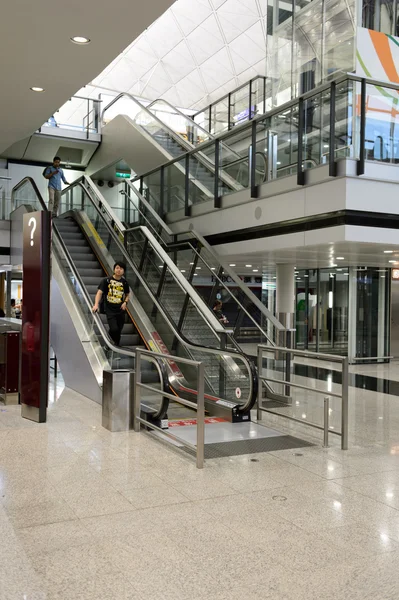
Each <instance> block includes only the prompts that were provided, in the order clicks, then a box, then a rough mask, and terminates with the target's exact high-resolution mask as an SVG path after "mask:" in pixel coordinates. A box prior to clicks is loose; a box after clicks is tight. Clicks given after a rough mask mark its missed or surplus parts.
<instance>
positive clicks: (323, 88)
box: [132, 73, 399, 181]
mask: <svg viewBox="0 0 399 600" xmlns="http://www.w3.org/2000/svg"><path fill="white" fill-rule="evenodd" d="M346 81H356V82H362V81H365V82H366V84H367V85H377V86H383V87H385V88H388V89H393V90H399V85H397V84H396V85H395V84H393V83H388V82H382V81H378V80H375V79H368V78H367V77H362V76H360V75H354V74H353V73H345V74H343V75H341V76H340V77H337V78H336V79H334V82H335V83H336V85H339V84H341V83H344V82H346ZM330 88H331V81H329V82H327V83H324V84H323V85H320V86H318V87H317V88H316V89H313V90H310V91H309V92H306V93H305V94H302V95H301V96H300V98H301V99H302V100H304V101H306V100H309V99H310V98H312V97H313V96H318V95H319V94H321V93H322V92H323V91H326V90H329V89H330ZM298 103H299V97H298V98H295V99H294V100H289V101H288V102H285V103H284V104H281V105H280V106H276V107H275V108H272V109H271V110H269V111H267V112H266V113H264V114H262V115H258V116H257V117H253V118H252V119H251V120H250V121H244V122H243V123H240V124H237V125H235V127H234V129H231V130H229V131H225V132H224V133H221V134H220V135H218V136H217V139H218V140H219V142H223V141H224V140H225V139H227V138H229V137H231V136H236V135H237V134H239V133H241V132H243V131H245V129H251V127H253V124H254V123H260V122H261V121H264V120H265V119H268V118H270V117H273V116H275V115H278V114H279V113H281V112H283V111H288V110H290V109H291V108H293V107H295V106H298ZM201 112H202V111H201ZM212 144H214V141H213V140H211V141H209V142H203V143H202V144H199V145H198V146H197V147H196V148H194V149H192V150H190V151H188V152H187V153H186V154H188V155H191V154H195V153H196V152H200V151H201V152H202V151H204V150H206V149H207V148H209V147H211V146H212ZM177 160H178V159H176V158H174V159H172V160H170V161H168V162H166V163H164V164H163V165H162V166H163V168H166V167H169V166H170V165H172V164H174V163H175V162H176V161H177ZM179 160H181V156H180V157H179ZM159 169H160V167H156V168H154V169H151V170H150V171H147V172H146V173H143V175H140V176H139V177H136V178H135V179H132V181H136V180H138V179H140V178H141V177H147V176H148V175H151V174H152V173H156V172H157V171H159Z"/></svg>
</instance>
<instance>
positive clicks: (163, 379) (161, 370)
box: [11, 177, 169, 391]
mask: <svg viewBox="0 0 399 600" xmlns="http://www.w3.org/2000/svg"><path fill="white" fill-rule="evenodd" d="M26 183H30V184H31V185H32V188H33V190H34V192H35V194H36V197H37V200H38V202H39V204H40V205H41V207H42V209H43V210H44V211H47V210H48V208H47V206H46V203H45V202H44V200H43V196H42V195H41V193H40V191H39V188H38V187H37V185H36V183H35V181H34V179H32V177H24V178H23V179H22V180H21V181H20V182H19V183H17V184H16V185H15V186H14V188H13V189H12V191H11V198H12V199H13V198H14V196H15V193H16V192H17V191H18V189H20V188H21V187H22V186H23V185H25V184H26ZM52 229H53V233H54V234H55V235H54V238H55V239H56V240H57V243H59V244H60V246H61V248H62V250H63V252H64V257H65V259H66V261H67V263H68V266H69V268H70V269H71V270H72V272H73V273H74V276H75V278H76V280H77V281H78V283H79V287H80V288H81V290H82V295H83V298H84V300H85V302H86V304H87V306H88V307H89V308H90V311H91V308H92V302H91V298H89V297H88V295H87V290H86V287H85V286H84V284H83V281H82V279H81V277H80V275H79V273H78V271H77V270H76V268H75V266H74V264H73V261H72V259H71V256H70V254H69V252H68V250H67V248H66V246H65V244H64V241H63V239H62V238H61V236H60V234H59V231H58V230H57V228H56V225H55V224H54V223H53V228H52ZM92 314H93V322H95V323H96V325H97V327H98V329H99V331H100V333H101V337H102V339H103V341H104V342H105V344H106V345H107V347H108V348H109V349H110V350H111V351H112V352H116V353H118V354H122V355H125V356H128V357H129V358H133V359H135V357H136V353H135V352H132V351H130V350H123V349H122V348H119V347H117V346H115V345H114V344H113V343H112V342H111V341H110V340H109V338H108V334H107V331H106V329H105V327H104V325H103V323H102V321H101V318H100V317H99V315H98V314H95V313H92ZM151 362H152V361H151ZM153 364H155V366H156V368H157V370H158V375H159V381H160V384H161V386H162V391H166V390H169V382H168V376H167V372H166V367H165V364H164V363H163V362H161V361H158V360H156V361H154V362H153Z"/></svg>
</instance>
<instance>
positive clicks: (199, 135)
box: [148, 100, 211, 146]
mask: <svg viewBox="0 0 399 600" xmlns="http://www.w3.org/2000/svg"><path fill="white" fill-rule="evenodd" d="M148 109H149V110H150V111H151V112H152V113H154V114H155V115H156V116H157V117H158V118H159V119H160V120H161V121H163V122H164V123H165V124H166V125H168V127H170V128H171V129H172V130H173V131H174V132H175V133H176V134H178V135H179V136H180V137H182V138H183V139H184V140H186V141H187V142H189V143H190V144H192V145H193V146H198V145H199V144H203V143H204V142H209V141H210V140H211V136H210V134H209V133H208V132H207V131H206V130H205V129H203V128H202V127H201V126H199V125H198V124H197V123H196V122H195V121H193V120H192V119H191V118H190V117H188V116H187V115H185V114H184V113H182V112H181V111H177V110H176V109H174V107H173V106H171V105H169V104H168V103H167V102H165V101H164V100H156V101H155V102H152V103H151V105H150V106H149V107H148Z"/></svg>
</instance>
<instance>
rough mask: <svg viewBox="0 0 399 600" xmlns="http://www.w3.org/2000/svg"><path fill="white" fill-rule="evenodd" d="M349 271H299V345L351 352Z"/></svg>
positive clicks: (319, 349)
mask: <svg viewBox="0 0 399 600" xmlns="http://www.w3.org/2000/svg"><path fill="white" fill-rule="evenodd" d="M348 276H349V271H348V269H345V268H338V269H310V270H306V271H297V272H296V342H297V348H301V349H306V350H315V351H318V352H327V353H337V354H347V353H348V311H349V283H348Z"/></svg>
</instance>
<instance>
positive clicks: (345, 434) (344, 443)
mask: <svg viewBox="0 0 399 600" xmlns="http://www.w3.org/2000/svg"><path fill="white" fill-rule="evenodd" d="M276 351H277V352H280V353H281V354H286V355H290V356H302V357H304V358H313V359H317V360H321V361H328V362H336V363H341V365H342V391H341V393H340V394H338V393H336V392H328V393H326V391H325V390H320V389H318V388H314V387H310V386H307V385H302V384H299V383H293V382H292V381H288V380H287V379H276V378H273V377H269V376H264V375H263V374H262V373H263V357H264V354H265V353H270V352H273V353H275V352H276ZM286 377H287V375H286ZM258 379H259V387H258V400H257V418H258V421H260V420H261V419H262V412H268V413H270V414H273V415H277V416H279V417H283V418H285V419H289V420H290V421H295V422H297V423H301V424H302V425H308V426H309V427H313V428H315V429H319V430H322V431H323V433H324V445H325V446H327V445H328V435H329V433H333V434H334V435H338V436H340V437H341V450H347V449H348V438H349V359H348V357H347V356H337V355H334V354H322V353H320V352H308V351H306V350H294V349H291V348H284V347H282V346H281V347H277V346H275V347H274V348H270V346H265V345H263V344H260V345H259V346H258ZM268 382H272V383H280V384H283V385H285V386H286V390H289V388H291V387H293V388H297V389H300V390H306V391H309V392H313V393H315V394H322V395H323V396H325V402H324V417H323V426H320V425H318V424H316V423H311V422H309V421H303V420H302V419H297V418H296V417H291V416H290V415H286V414H283V413H276V412H274V411H272V410H270V409H269V408H266V407H265V406H263V396H262V392H263V385H262V384H264V385H266V384H267V383H268ZM329 397H332V398H340V399H341V431H335V430H331V429H330V428H329V418H328V417H329V410H328V407H329Z"/></svg>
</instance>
